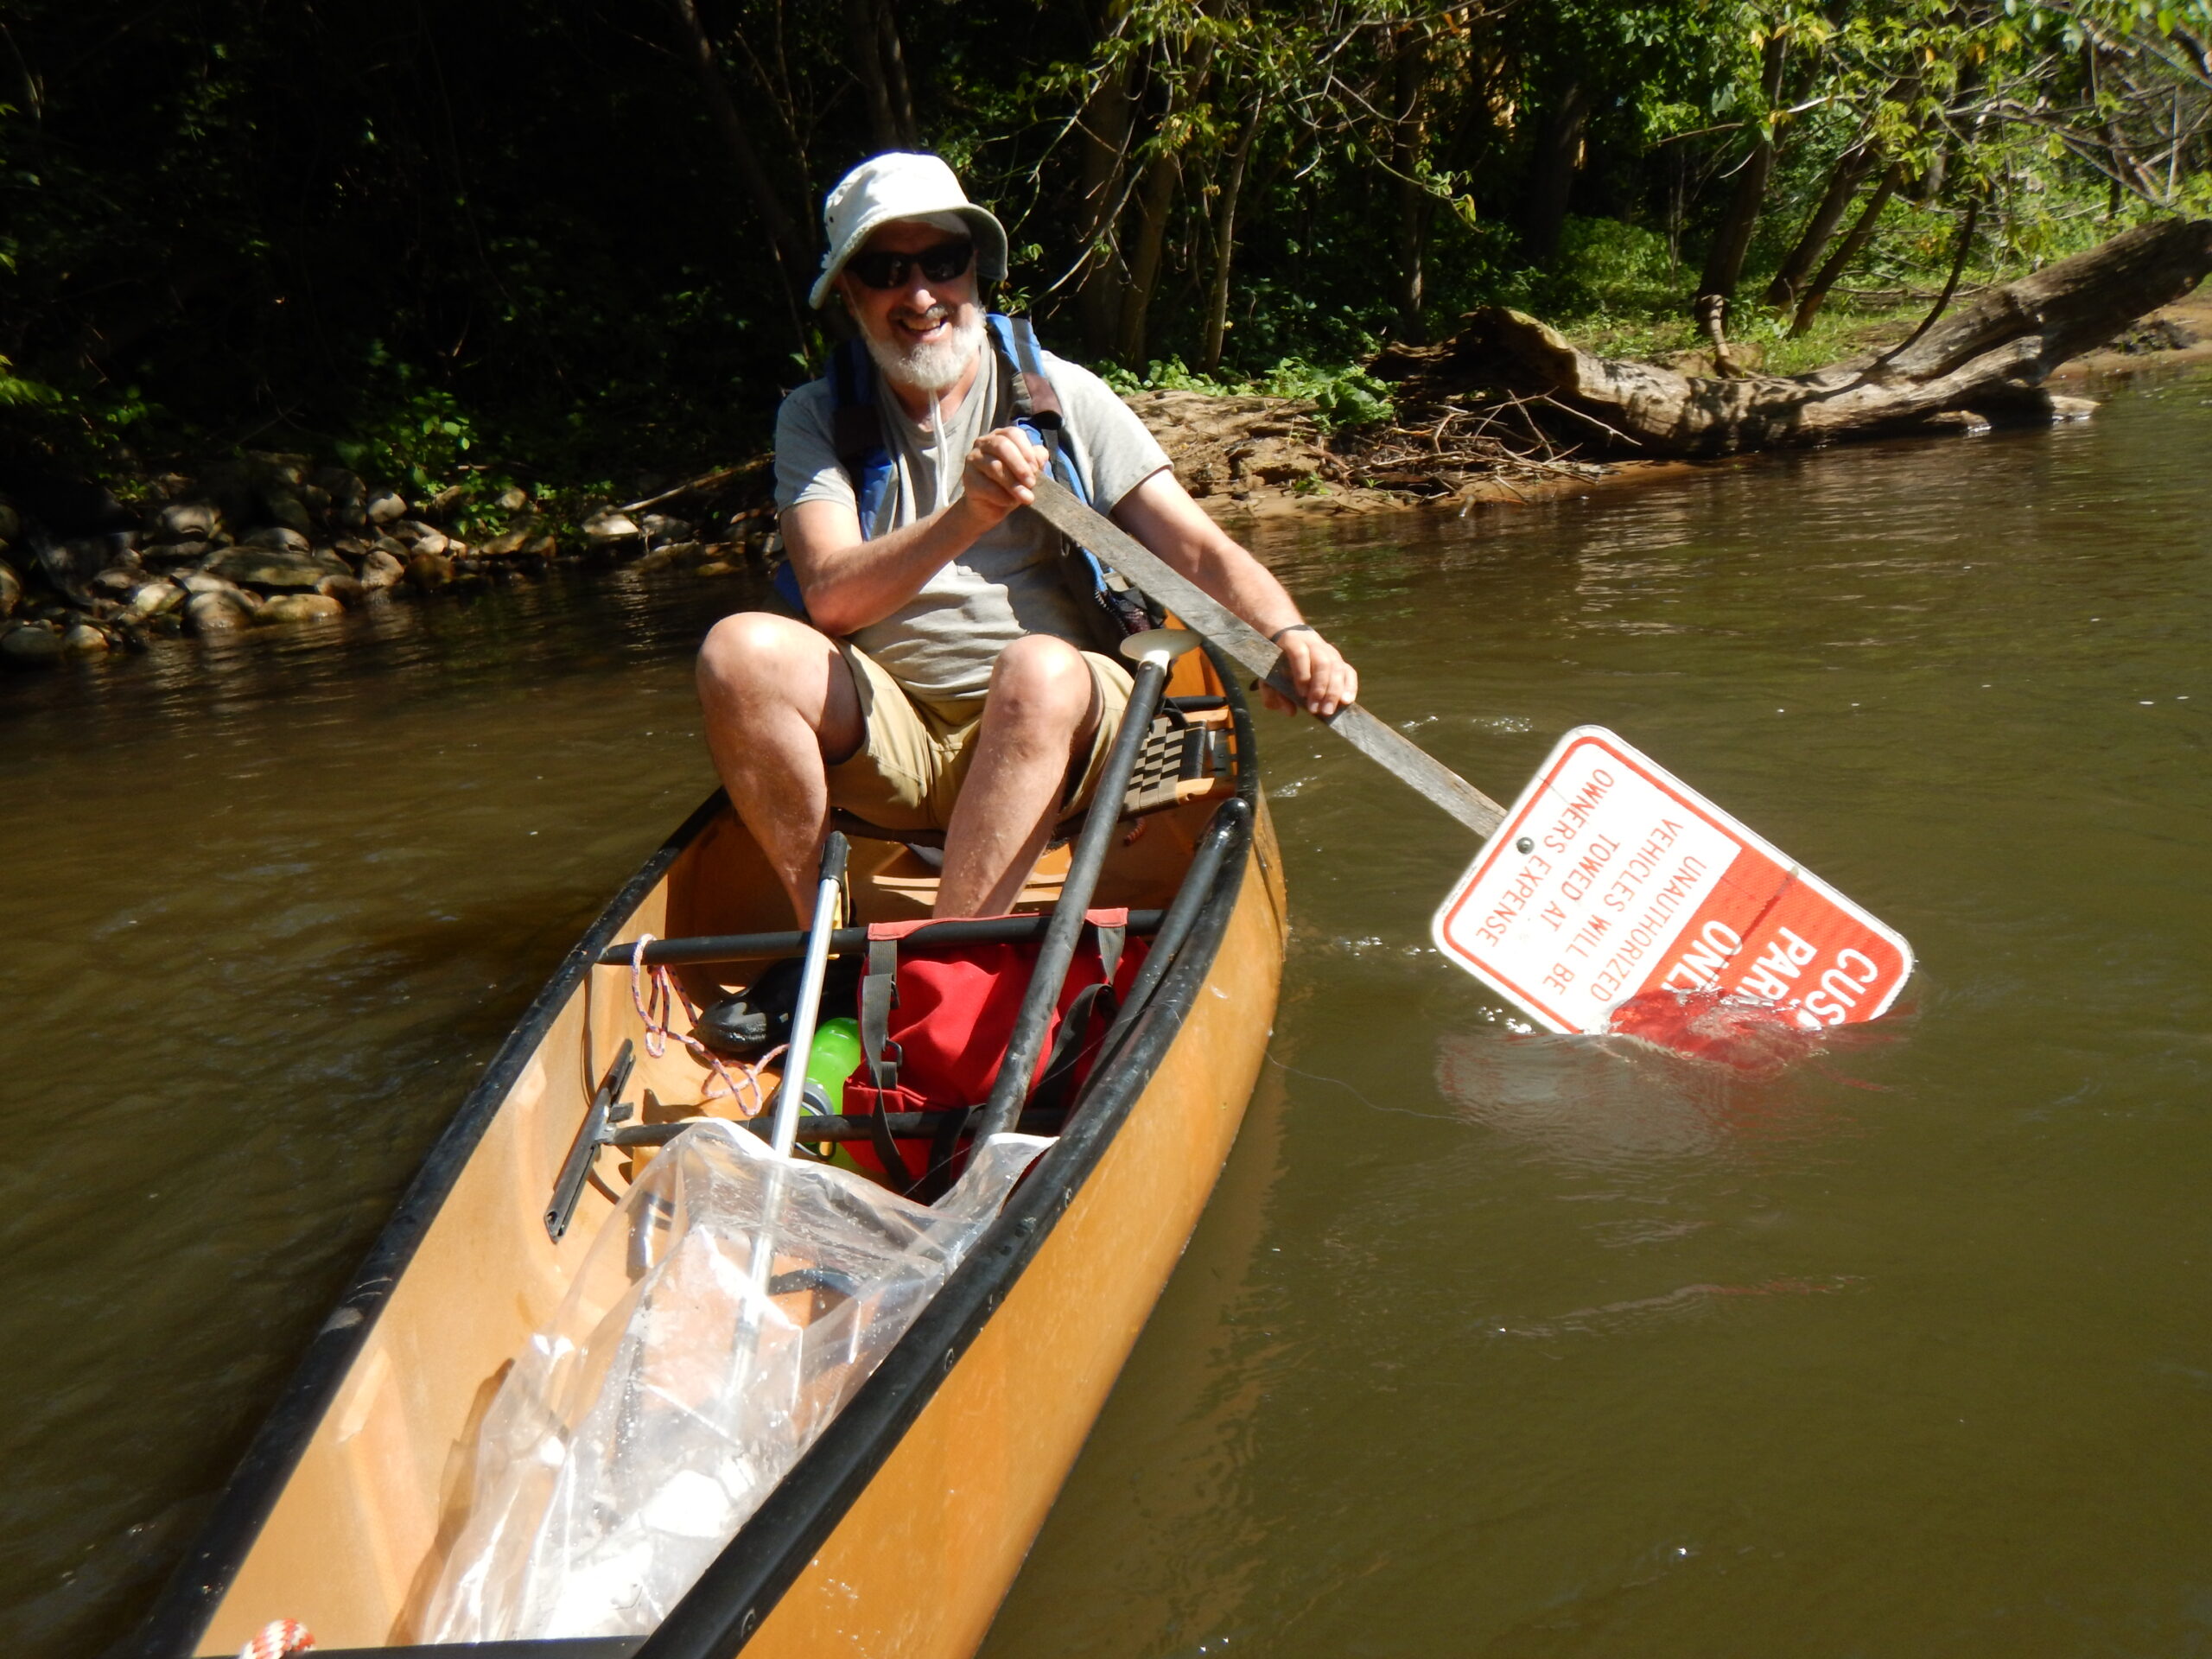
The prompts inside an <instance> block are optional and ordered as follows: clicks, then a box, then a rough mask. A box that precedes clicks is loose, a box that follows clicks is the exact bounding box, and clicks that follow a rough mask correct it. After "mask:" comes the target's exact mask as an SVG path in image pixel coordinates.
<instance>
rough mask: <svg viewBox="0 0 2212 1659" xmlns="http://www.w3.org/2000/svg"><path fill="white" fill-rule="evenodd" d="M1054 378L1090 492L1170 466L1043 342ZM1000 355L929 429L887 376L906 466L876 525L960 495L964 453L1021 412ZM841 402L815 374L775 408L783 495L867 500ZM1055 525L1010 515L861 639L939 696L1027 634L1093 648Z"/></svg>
mask: <svg viewBox="0 0 2212 1659" xmlns="http://www.w3.org/2000/svg"><path fill="white" fill-rule="evenodd" d="M1043 355H1044V366H1045V374H1046V378H1048V379H1049V380H1051V381H1052V390H1053V391H1055V392H1056V393H1058V397H1059V400H1060V412H1061V417H1062V419H1063V421H1064V422H1065V427H1064V430H1063V435H1062V438H1061V442H1063V443H1065V444H1066V445H1067V446H1068V449H1069V452H1070V454H1071V456H1072V458H1073V460H1074V461H1075V465H1076V469H1077V473H1078V474H1081V476H1082V477H1083V479H1084V481H1085V482H1086V483H1087V484H1088V485H1089V486H1090V497H1091V501H1092V504H1093V505H1096V507H1097V508H1098V510H1099V511H1100V512H1112V511H1113V509H1114V507H1115V505H1116V503H1118V502H1119V501H1120V500H1121V499H1122V497H1123V496H1125V495H1127V494H1128V493H1129V492H1130V491H1131V490H1133V489H1135V487H1136V486H1138V485H1139V484H1141V483H1142V482H1143V481H1144V480H1146V479H1147V478H1149V477H1151V476H1152V474H1154V473H1156V472H1158V471H1159V470H1160V468H1161V467H1165V466H1166V465H1167V454H1166V451H1165V450H1163V449H1162V448H1160V444H1159V442H1158V441H1157V440H1155V439H1154V437H1153V435H1152V434H1151V433H1149V432H1147V430H1145V427H1144V423H1143V422H1141V421H1140V420H1139V419H1137V417H1136V416H1135V414H1134V413H1132V412H1131V411H1130V409H1129V407H1128V404H1124V403H1123V402H1122V400H1121V399H1120V398H1119V397H1116V396H1115V394H1114V391H1113V389H1112V388H1111V387H1109V385H1107V384H1106V383H1105V382H1104V381H1103V380H1101V379H1100V378H1098V377H1097V376H1096V375H1095V374H1093V373H1091V372H1090V370H1088V369H1085V368H1081V367H1078V366H1077V365H1075V364H1073V363H1070V362H1067V361H1065V359H1060V358H1057V357H1054V356H1052V354H1051V353H1044V354H1043ZM1005 378H1007V377H1004V376H1002V375H1001V372H1000V364H999V355H998V353H997V351H996V350H995V349H994V348H993V347H992V346H990V345H989V343H988V342H986V343H985V345H984V347H983V361H982V369H981V370H980V371H979V372H977V374H976V383H975V385H972V386H970V387H969V391H968V396H967V397H965V398H964V399H963V401H962V403H961V404H960V407H959V408H957V409H955V410H946V411H945V413H944V430H943V432H942V433H941V434H939V435H936V436H935V437H933V436H932V435H931V431H930V429H929V426H928V424H927V423H925V422H917V421H915V420H913V419H912V418H911V417H910V416H908V415H907V413H906V410H903V409H901V408H900V407H899V403H898V400H897V399H896V398H895V397H893V396H892V393H891V389H890V387H889V386H887V385H884V384H883V380H882V377H881V376H880V375H879V376H877V385H876V402H877V404H878V405H879V406H880V409H881V410H882V413H883V431H884V435H885V439H886V441H887V443H888V444H889V446H890V448H891V452H892V457H893V461H894V462H895V463H896V467H897V472H898V486H897V487H896V488H895V489H890V490H886V491H885V492H884V499H883V505H882V506H881V508H880V510H879V511H878V512H877V514H876V521H875V523H874V524H871V525H868V534H869V535H870V536H880V535H882V534H884V533H885V532H886V531H892V530H896V529H898V528H899V526H900V525H902V524H912V523H913V522H914V521H915V520H916V519H918V518H926V517H928V516H929V515H930V514H931V513H932V512H936V511H937V510H938V508H939V507H940V506H942V505H944V504H945V503H946V502H947V501H950V500H952V499H956V498H957V497H958V495H959V494H960V486H961V477H962V473H963V468H964V467H965V465H966V462H967V458H968V451H969V448H972V447H973V446H974V444H975V442H976V439H978V438H980V437H982V435H983V434H984V433H986V432H988V431H990V430H992V429H994V428H995V427H1001V426H1004V425H1006V424H1007V423H1009V422H1011V421H1012V420H1013V418H1014V400H1013V397H1012V396H1011V393H1010V391H1009V389H1008V388H1007V386H1005V385H1002V384H1001V382H1002V381H1003V380H1004V379H1005ZM835 423H836V400H835V399H834V397H832V396H831V393H830V390H829V383H828V382H827V381H826V380H814V381H810V382H809V383H808V384H806V385H803V386H801V387H800V388H799V389H798V391H794V392H792V393H791V396H789V397H786V398H785V399H784V403H783V407H782V408H781V409H780V410H778V411H777V415H776V506H777V508H778V510H779V512H790V511H791V508H793V507H795V506H797V505H798V504H799V503H800V502H802V501H838V502H842V503H843V504H844V505H846V506H848V507H852V508H854V509H855V511H857V510H858V505H859V504H858V500H857V499H856V495H855V490H854V486H853V480H852V479H851V478H850V477H849V476H848V475H847V474H846V472H845V469H844V468H843V467H841V466H840V465H838V462H837V444H836V436H835V432H834V429H835ZM1058 565H1059V554H1058V542H1057V537H1056V536H1055V533H1054V532H1053V531H1052V529H1051V528H1050V527H1049V526H1047V525H1046V523H1045V522H1044V520H1042V519H1041V518H1038V517H1037V515H1036V514H1034V513H1032V512H1015V513H1012V514H1009V515H1008V516H1007V518H1005V519H1004V520H1002V521H1001V523H1000V524H999V525H998V527H997V528H996V529H995V530H993V531H991V532H990V533H989V534H988V535H986V536H983V537H980V538H979V539H977V541H976V543H974V544H973V545H972V546H970V547H969V550H967V551H966V552H965V553H963V554H962V555H961V556H959V557H958V558H957V559H954V560H952V561H950V563H947V564H945V565H944V566H943V567H941V568H940V569H938V571H937V573H936V574H935V575H932V576H931V577H930V579H929V580H928V581H927V582H924V583H923V584H922V587H921V590H920V591H919V592H918V593H917V594H915V595H914V596H913V598H912V599H910V600H908V601H906V604H904V605H902V606H900V607H899V609H897V610H895V611H893V613H891V614H890V615H889V616H887V617H885V618H884V619H883V620H881V621H880V622H874V623H871V624H870V625H869V626H867V627H865V628H862V629H861V630H860V631H859V632H856V633H855V634H853V635H852V641H853V643H854V644H855V645H858V646H859V647H860V648H861V650H862V651H864V652H867V653H868V655H869V656H870V657H872V658H874V659H875V660H876V661H877V662H879V663H880V664H882V665H883V666H884V668H885V669H886V670H887V671H889V673H890V674H891V677H893V679H895V680H897V681H898V682H899V684H900V685H902V686H904V687H906V690H908V691H910V692H912V694H913V695H914V696H917V697H919V698H921V699H923V700H925V701H926V702H931V703H939V704H942V703H947V702H962V701H964V700H966V699H969V698H973V697H980V696H982V694H983V692H984V691H985V690H987V689H988V686H989V684H990V678H991V664H993V663H995V662H996V661H997V660H998V654H999V652H1001V651H1003V650H1004V649H1005V648H1006V647H1007V645H1010V644H1011V643H1012V642H1013V641H1014V640H1016V639H1020V637H1021V636H1022V635H1023V634H1025V633H1050V634H1057V635H1058V637H1059V638H1061V639H1067V640H1071V641H1072V642H1073V643H1075V644H1077V645H1083V646H1085V647H1089V646H1090V643H1091V638H1090V632H1089V631H1088V630H1087V629H1086V628H1085V627H1084V620H1083V615H1082V613H1081V612H1080V611H1079V610H1078V609H1077V605H1076V601H1075V600H1074V598H1073V597H1072V596H1071V594H1069V592H1068V589H1067V586H1066V583H1065V581H1064V580H1063V579H1062V577H1061V575H1060V572H1059V568H1058Z"/></svg>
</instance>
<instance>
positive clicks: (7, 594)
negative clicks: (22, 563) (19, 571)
mask: <svg viewBox="0 0 2212 1659" xmlns="http://www.w3.org/2000/svg"><path fill="white" fill-rule="evenodd" d="M22 602H23V579H22V577H21V576H19V575H16V572H15V569H14V568H13V567H12V566H10V565H6V564H0V616H13V615H14V614H15V613H16V606H18V605H20V604H22Z"/></svg>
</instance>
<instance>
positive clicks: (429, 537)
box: [391, 518, 453, 553]
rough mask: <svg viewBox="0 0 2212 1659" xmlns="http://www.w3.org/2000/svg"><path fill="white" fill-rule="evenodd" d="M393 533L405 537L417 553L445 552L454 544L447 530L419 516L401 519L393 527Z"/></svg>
mask: <svg viewBox="0 0 2212 1659" xmlns="http://www.w3.org/2000/svg"><path fill="white" fill-rule="evenodd" d="M391 533H392V534H393V535H395V536H397V537H401V538H403V539H404V541H405V542H406V543H407V544H408V545H409V547H410V548H411V549H412V550H414V551H415V552H417V553H444V552H448V551H450V550H451V549H452V545H453V543H451V542H450V541H449V540H448V538H447V536H446V533H445V531H442V530H440V529H439V528H438V527H437V526H436V525H435V524H424V523H423V521H422V520H421V519H419V518H403V519H401V520H400V521H399V522H398V523H397V524H394V525H393V526H392V527H391Z"/></svg>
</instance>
